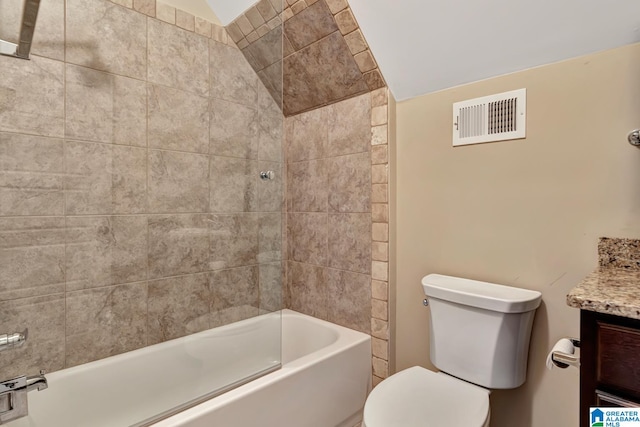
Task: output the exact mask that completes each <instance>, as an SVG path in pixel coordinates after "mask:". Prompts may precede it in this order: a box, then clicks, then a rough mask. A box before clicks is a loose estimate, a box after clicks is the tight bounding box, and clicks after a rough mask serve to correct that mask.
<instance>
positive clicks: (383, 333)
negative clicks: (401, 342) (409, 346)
mask: <svg viewBox="0 0 640 427" xmlns="http://www.w3.org/2000/svg"><path fill="white" fill-rule="evenodd" d="M371 336H373V337H375V338H380V339H381V340H388V339H389V323H388V322H387V321H385V320H380V319H371Z"/></svg>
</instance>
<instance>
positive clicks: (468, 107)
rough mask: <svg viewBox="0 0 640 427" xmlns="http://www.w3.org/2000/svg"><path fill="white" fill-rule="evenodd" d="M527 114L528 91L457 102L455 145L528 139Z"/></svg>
mask: <svg viewBox="0 0 640 427" xmlns="http://www.w3.org/2000/svg"><path fill="white" fill-rule="evenodd" d="M526 115H527V90H526V89H519V90H514V91H511V92H504V93H500V94H497V95H490V96H485V97H482V98H476V99H470V100H468V101H462V102H456V103H455V104H453V146H454V147H456V146H458V145H468V144H481V143H484V142H495V141H505V140H508V139H521V138H525V137H526V136H527V135H526Z"/></svg>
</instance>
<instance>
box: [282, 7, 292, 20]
mask: <svg viewBox="0 0 640 427" xmlns="http://www.w3.org/2000/svg"><path fill="white" fill-rule="evenodd" d="M293 15H294V13H293V10H291V8H290V7H288V8H286V9H285V10H284V11H283V12H282V20H283V21H288V20H289V19H291V18H293Z"/></svg>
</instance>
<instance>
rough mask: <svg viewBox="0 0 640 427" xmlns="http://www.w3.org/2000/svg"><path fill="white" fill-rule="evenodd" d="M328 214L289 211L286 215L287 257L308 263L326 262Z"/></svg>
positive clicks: (318, 263) (322, 263)
mask: <svg viewBox="0 0 640 427" xmlns="http://www.w3.org/2000/svg"><path fill="white" fill-rule="evenodd" d="M327 232H328V215H327V214H325V213H290V214H288V215H287V239H288V244H287V250H288V252H289V254H288V259H290V260H292V261H297V262H306V263H309V264H316V265H326V263H327V251H328V247H327Z"/></svg>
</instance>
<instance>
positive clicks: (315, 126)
mask: <svg viewBox="0 0 640 427" xmlns="http://www.w3.org/2000/svg"><path fill="white" fill-rule="evenodd" d="M285 143H286V147H287V150H286V151H287V161H288V162H297V161H300V160H312V159H319V158H322V157H325V156H326V152H327V150H328V144H329V125H328V116H327V109H326V108H318V109H316V110H313V111H309V112H307V113H302V114H298V115H297V116H293V117H287V119H286V120H285Z"/></svg>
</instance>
